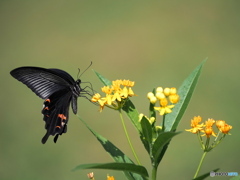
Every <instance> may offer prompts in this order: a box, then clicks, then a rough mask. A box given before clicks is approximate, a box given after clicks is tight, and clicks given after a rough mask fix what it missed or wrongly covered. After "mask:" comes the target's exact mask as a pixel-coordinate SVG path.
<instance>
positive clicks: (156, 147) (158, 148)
mask: <svg viewBox="0 0 240 180" xmlns="http://www.w3.org/2000/svg"><path fill="white" fill-rule="evenodd" d="M177 134H179V132H164V133H161V134H159V135H158V137H157V139H156V140H155V142H154V144H153V148H152V155H153V158H154V160H155V165H156V167H157V166H158V164H159V162H160V160H161V159H162V157H161V152H162V150H163V148H164V146H165V145H167V144H168V143H169V142H170V141H171V139H172V138H173V137H174V136H176V135H177Z"/></svg>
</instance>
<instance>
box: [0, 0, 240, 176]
mask: <svg viewBox="0 0 240 180" xmlns="http://www.w3.org/2000/svg"><path fill="white" fill-rule="evenodd" d="M239 8H240V1H236V0H235V1H234V0H229V1H225V0H215V1H207V0H204V1H190V0H183V1H177V0H173V1H126V0H122V1H110V0H108V1H106V0H103V1H97V0H95V1H94V0H92V1H86V0H85V1H74V0H70V1H64V0H59V1H57V0H50V1H33V0H24V1H18V0H9V1H6V0H1V1H0V25H1V28H0V39H1V40H0V63H1V66H0V68H1V71H0V73H1V76H0V78H1V94H0V97H1V110H0V111H1V126H0V133H1V135H0V138H1V140H0V142H1V147H0V165H1V166H0V167H1V168H0V179H2V180H32V179H35V180H43V179H44V180H52V179H62V180H69V179H71V180H73V179H80V180H84V179H87V177H86V174H87V173H88V172H91V171H94V172H95V177H96V179H97V180H100V179H106V175H107V174H110V175H114V176H115V177H116V179H117V180H120V179H124V176H123V175H122V173H121V172H116V171H107V170H102V171H101V170H83V171H77V172H71V169H73V168H74V167H75V166H76V165H78V164H82V163H95V162H99V163H104V162H111V161H112V159H111V158H110V157H109V155H108V154H107V153H105V151H104V150H103V149H102V147H101V145H100V144H99V143H98V141H97V140H96V139H95V138H94V137H93V135H92V134H91V133H90V132H89V131H88V130H87V129H86V127H84V125H83V124H82V123H81V122H80V121H79V120H78V118H77V117H76V116H74V115H73V113H72V112H71V113H70V122H69V125H68V133H67V134H64V135H63V136H61V137H60V138H59V140H58V142H57V144H54V143H53V141H52V137H50V138H49V140H48V142H47V143H46V144H45V145H42V144H41V142H40V140H41V138H42V137H43V135H44V134H45V129H44V122H43V121H42V115H41V109H42V103H43V100H41V99H40V98H38V97H37V96H36V95H35V94H34V93H32V92H31V90H29V89H28V88H27V87H26V86H25V85H23V84H22V83H20V82H18V81H16V80H15V79H13V78H12V77H11V76H10V74H9V72H10V71H11V70H12V69H14V68H16V67H20V66H40V67H46V68H53V67H54V68H60V69H64V70H65V71H67V72H69V73H70V74H71V75H72V76H73V77H74V78H75V79H76V77H77V73H78V69H77V68H81V70H84V69H85V68H86V67H87V66H88V65H89V64H90V62H91V61H92V62H93V65H92V66H91V69H94V70H96V71H97V72H99V73H101V74H103V75H104V76H105V77H107V78H109V79H110V80H115V79H117V78H122V79H123V78H126V79H130V80H134V81H136V86H135V87H134V88H133V90H134V91H135V93H136V94H137V95H138V96H137V97H133V98H132V101H133V102H134V104H135V105H136V107H137V108H138V110H139V111H140V112H142V113H145V114H147V112H148V110H147V109H148V100H147V99H146V93H147V92H149V91H151V90H152V88H153V87H157V86H164V87H172V86H175V87H179V86H180V84H181V83H182V81H183V80H184V79H185V78H186V77H187V76H188V75H189V74H190V73H191V72H192V70H193V69H194V68H195V67H196V66H197V65H199V64H200V63H201V61H202V60H203V59H205V58H206V57H208V61H207V63H206V64H205V65H204V67H203V71H202V74H201V76H200V80H199V83H198V85H197V89H196V91H195V92H194V95H193V98H192V100H191V103H190V105H189V107H188V109H187V111H186V113H185V115H184V117H183V120H182V122H181V124H180V126H179V128H178V130H179V131H184V130H185V129H189V128H190V119H191V118H192V117H193V116H195V115H201V116H202V117H203V118H204V119H207V118H214V119H223V120H226V121H227V122H228V123H229V124H230V125H232V126H233V129H232V131H231V134H232V135H231V136H228V137H227V138H226V139H224V142H222V143H221V144H220V145H219V146H218V147H217V148H216V149H214V150H213V151H212V152H210V153H209V154H208V155H207V157H206V159H205V161H204V165H203V168H202V169H201V172H200V174H202V173H204V172H207V171H210V170H212V169H215V168H218V167H220V168H221V169H220V171H221V172H238V173H240V160H239V150H240V148H239V147H240V146H239V137H240V135H239V134H240V133H239V117H238V112H239V104H238V103H239V96H238V94H239V92H238V90H239V88H240V83H239V80H240V78H239V77H240V75H239V67H240V35H239V32H240V9H239ZM81 79H82V81H84V82H91V83H92V85H93V86H94V89H95V90H98V89H99V88H100V87H101V86H102V84H101V83H100V82H99V80H98V79H97V77H96V76H95V74H94V73H93V72H92V71H91V70H88V71H87V72H85V73H84V74H83V75H82V76H81ZM78 103H79V109H78V113H79V114H80V115H81V117H82V118H83V119H84V120H86V121H87V122H88V123H89V125H90V126H91V127H92V128H93V129H94V130H96V131H97V132H98V133H100V134H102V135H103V136H105V137H107V138H108V139H109V140H111V141H112V142H113V143H114V144H115V145H117V146H118V147H119V148H120V149H122V150H123V151H124V152H125V153H126V154H127V155H128V156H129V157H131V158H132V159H134V158H133V156H132V153H131V151H130V149H129V147H128V145H127V141H126V138H125V136H124V133H123V129H122V126H121V122H120V119H119V116H118V114H117V113H116V112H112V111H110V110H108V109H105V110H104V111H103V112H102V113H99V112H98V107H96V106H94V105H93V104H91V103H89V102H88V101H87V100H86V99H84V98H80V99H79V100H78ZM126 119H127V118H126ZM127 127H128V129H129V131H130V135H131V137H132V140H133V144H134V146H136V147H137V154H138V155H139V156H140V159H141V162H142V164H143V165H145V166H146V167H147V168H148V170H149V172H150V167H151V166H150V162H149V159H148V157H147V153H146V152H145V149H144V148H143V146H142V144H141V142H140V140H139V138H138V135H137V133H136V131H135V129H134V128H133V126H132V125H131V123H127ZM201 155H202V151H201V149H200V146H199V143H198V141H197V137H196V136H194V135H192V134H190V133H188V132H184V133H182V134H181V135H179V136H177V137H176V138H174V139H173V141H172V143H171V145H170V147H169V149H168V151H167V153H166V155H165V156H164V159H163V161H162V163H161V164H160V166H159V172H158V179H180V180H185V179H191V178H192V177H193V175H194V173H195V170H196V167H197V164H198V162H199V160H200V158H201ZM209 179H213V178H209ZM214 179H229V177H221V178H220V177H215V178H214Z"/></svg>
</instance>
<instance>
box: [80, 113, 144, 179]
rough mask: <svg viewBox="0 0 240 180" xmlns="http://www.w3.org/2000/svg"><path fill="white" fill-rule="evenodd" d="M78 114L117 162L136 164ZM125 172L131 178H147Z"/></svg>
mask: <svg viewBox="0 0 240 180" xmlns="http://www.w3.org/2000/svg"><path fill="white" fill-rule="evenodd" d="M77 116H78V118H79V119H80V120H81V121H82V122H83V124H84V125H85V126H86V127H87V128H88V129H89V130H90V131H91V133H92V134H93V135H94V136H95V137H96V138H97V140H98V141H99V142H100V143H101V145H102V146H103V148H104V149H105V151H106V152H108V153H109V154H110V156H111V157H112V158H113V159H114V160H115V161H116V162H118V163H129V164H134V162H133V161H132V160H131V159H130V158H129V157H128V156H126V155H125V154H124V153H123V152H122V151H121V150H120V149H119V148H117V147H116V146H115V145H114V144H113V143H112V142H110V141H109V140H108V139H106V138H105V137H103V136H101V135H100V134H98V133H97V132H95V131H94V130H93V129H91V128H90V127H89V126H88V125H87V123H86V122H85V121H84V120H83V119H82V118H81V117H80V116H79V115H77ZM124 174H125V176H126V177H127V178H128V179H129V180H135V179H139V180H146V178H144V177H142V176H140V175H139V174H136V173H132V172H124Z"/></svg>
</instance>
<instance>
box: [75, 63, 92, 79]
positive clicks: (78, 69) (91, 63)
mask: <svg viewBox="0 0 240 180" xmlns="http://www.w3.org/2000/svg"><path fill="white" fill-rule="evenodd" d="M91 65H92V61H91V63H90V65H89V66H88V67H87V68H86V69H85V70H84V71H83V72H82V73H81V74H80V69H79V68H78V75H77V77H78V79H79V78H80V77H81V76H82V74H83V73H84V72H85V71H86V70H88V69H89V68H90V67H91ZM79 74H80V75H79Z"/></svg>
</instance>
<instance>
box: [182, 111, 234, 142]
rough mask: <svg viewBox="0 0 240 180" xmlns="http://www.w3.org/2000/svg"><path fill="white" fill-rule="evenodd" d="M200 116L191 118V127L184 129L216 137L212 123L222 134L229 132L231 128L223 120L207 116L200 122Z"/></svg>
mask: <svg viewBox="0 0 240 180" xmlns="http://www.w3.org/2000/svg"><path fill="white" fill-rule="evenodd" d="M201 121H202V117H200V116H195V117H194V118H193V119H192V120H191V127H192V128H191V129H186V131H189V132H191V133H193V134H197V133H199V132H202V133H203V135H202V136H205V135H206V136H207V138H209V137H210V136H211V135H212V136H215V137H216V133H215V132H214V130H213V125H216V127H217V129H218V130H219V131H220V132H222V133H223V134H229V131H230V130H231V129H232V126H230V125H228V124H227V123H226V122H225V121H223V120H217V121H215V120H214V119H211V118H209V119H208V120H207V121H205V123H201ZM200 123H201V124H200Z"/></svg>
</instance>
